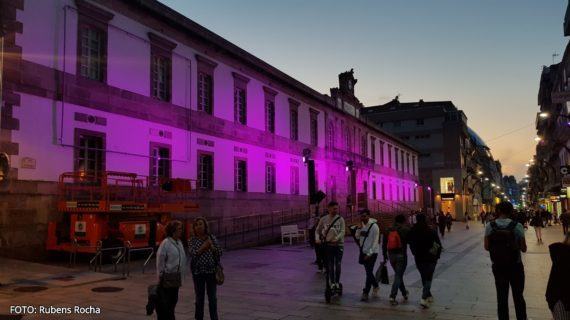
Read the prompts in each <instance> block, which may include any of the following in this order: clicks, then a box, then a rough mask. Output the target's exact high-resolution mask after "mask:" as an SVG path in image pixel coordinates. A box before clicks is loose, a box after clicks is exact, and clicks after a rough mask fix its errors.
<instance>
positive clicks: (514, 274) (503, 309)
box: [493, 263, 527, 320]
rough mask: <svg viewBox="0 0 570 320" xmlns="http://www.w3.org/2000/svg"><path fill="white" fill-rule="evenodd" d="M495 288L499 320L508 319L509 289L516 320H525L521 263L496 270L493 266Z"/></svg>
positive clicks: (522, 268)
mask: <svg viewBox="0 0 570 320" xmlns="http://www.w3.org/2000/svg"><path fill="white" fill-rule="evenodd" d="M493 275H494V276H495V287H496V289H497V315H498V316H499V320H508V319H509V287H510V288H511V289H512V290H513V301H514V303H515V312H516V315H517V320H526V319H527V317H526V302H525V301H524V297H523V291H524V266H523V264H522V263H517V264H514V265H513V266H510V267H502V268H498V267H497V266H495V265H493Z"/></svg>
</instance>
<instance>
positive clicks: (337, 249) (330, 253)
mask: <svg viewBox="0 0 570 320" xmlns="http://www.w3.org/2000/svg"><path fill="white" fill-rule="evenodd" d="M343 252H344V247H343V246H328V245H327V246H326V247H325V256H326V264H327V277H329V282H330V283H339V282H340V271H341V264H342V253H343Z"/></svg>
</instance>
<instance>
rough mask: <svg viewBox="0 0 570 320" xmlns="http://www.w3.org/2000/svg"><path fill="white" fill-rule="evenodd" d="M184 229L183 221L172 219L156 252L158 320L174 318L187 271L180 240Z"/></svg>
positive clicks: (184, 254)
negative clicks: (179, 292)
mask: <svg viewBox="0 0 570 320" xmlns="http://www.w3.org/2000/svg"><path fill="white" fill-rule="evenodd" d="M182 230H183V228H182V222H180V221H178V220H172V221H170V222H169V223H168V225H166V238H165V239H164V240H162V242H161V243H160V246H159V247H158V250H157V252H156V274H157V276H158V289H157V290H158V295H159V297H160V299H159V301H160V303H158V304H157V306H156V314H157V318H158V320H162V319H168V320H171V319H174V310H175V308H176V303H178V291H179V289H180V286H182V278H183V276H184V274H185V273H186V253H185V252H184V246H183V245H182V241H180V238H181V237H182Z"/></svg>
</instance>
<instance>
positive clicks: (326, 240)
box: [316, 201, 345, 291]
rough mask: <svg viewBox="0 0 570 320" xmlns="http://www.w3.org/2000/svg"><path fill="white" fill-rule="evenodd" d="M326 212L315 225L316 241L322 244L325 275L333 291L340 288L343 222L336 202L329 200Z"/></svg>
mask: <svg viewBox="0 0 570 320" xmlns="http://www.w3.org/2000/svg"><path fill="white" fill-rule="evenodd" d="M327 210H328V214H327V215H326V216H324V217H322V218H321V219H320V221H319V225H318V226H317V230H316V233H317V235H318V236H319V238H318V239H317V243H319V244H322V245H323V246H324V253H325V263H326V268H327V277H329V278H328V279H329V281H330V284H331V289H332V290H333V291H335V290H339V289H340V286H341V285H340V273H341V265H342V255H343V253H344V235H345V223H344V219H343V218H342V217H341V216H340V214H339V210H338V203H337V202H336V201H331V202H329V204H328V205H327Z"/></svg>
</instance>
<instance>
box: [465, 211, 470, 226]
mask: <svg viewBox="0 0 570 320" xmlns="http://www.w3.org/2000/svg"><path fill="white" fill-rule="evenodd" d="M469 220H471V219H470V218H469V212H467V211H465V229H467V230H469Z"/></svg>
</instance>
